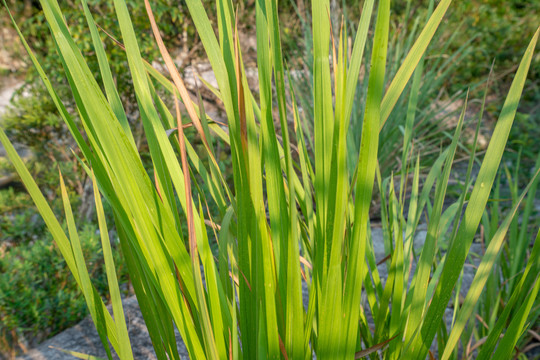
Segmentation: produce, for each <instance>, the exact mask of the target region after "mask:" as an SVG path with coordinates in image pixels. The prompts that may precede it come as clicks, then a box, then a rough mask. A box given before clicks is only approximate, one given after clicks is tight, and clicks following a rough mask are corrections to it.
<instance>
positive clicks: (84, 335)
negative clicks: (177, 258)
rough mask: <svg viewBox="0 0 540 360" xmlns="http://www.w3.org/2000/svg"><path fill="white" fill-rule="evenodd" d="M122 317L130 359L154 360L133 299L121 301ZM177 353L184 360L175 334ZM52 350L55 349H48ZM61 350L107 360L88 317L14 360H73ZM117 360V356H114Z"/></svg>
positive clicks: (142, 321) (152, 350) (153, 353)
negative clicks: (129, 349)
mask: <svg viewBox="0 0 540 360" xmlns="http://www.w3.org/2000/svg"><path fill="white" fill-rule="evenodd" d="M123 306H124V313H125V316H126V322H127V328H128V332H129V338H130V340H131V345H132V349H133V357H134V358H135V359H148V360H153V359H157V357H156V354H155V352H154V348H153V346H152V341H151V340H150V335H149V334H148V329H147V328H146V325H145V323H144V319H143V317H142V314H141V310H140V308H139V304H138V303H137V299H136V298H135V297H134V296H133V297H130V298H126V299H124V301H123ZM177 344H178V352H179V353H180V356H181V357H182V358H188V357H187V349H186V348H185V345H184V344H183V343H182V341H181V340H180V336H179V334H178V333H177ZM51 346H52V347H54V348H51ZM55 348H61V349H65V350H70V351H76V352H80V353H83V354H88V355H93V356H99V357H103V358H106V356H107V355H106V353H105V350H104V349H103V345H102V344H101V341H100V339H99V336H98V334H97V331H96V328H95V326H94V323H93V322H92V319H91V318H90V317H87V318H86V319H84V320H83V321H81V322H80V323H79V324H77V325H75V326H74V327H72V328H70V329H68V330H66V331H63V332H61V333H60V334H58V335H56V336H55V337H53V338H51V339H49V340H47V341H45V342H43V343H42V344H40V345H39V346H38V347H37V348H35V349H32V350H30V351H29V352H28V353H26V354H24V355H23V356H21V357H18V358H17V359H20V360H72V359H75V358H74V357H73V356H71V355H68V354H66V353H64V352H62V351H60V350H58V349H55ZM113 357H114V358H115V359H118V357H117V356H116V354H114V355H113Z"/></svg>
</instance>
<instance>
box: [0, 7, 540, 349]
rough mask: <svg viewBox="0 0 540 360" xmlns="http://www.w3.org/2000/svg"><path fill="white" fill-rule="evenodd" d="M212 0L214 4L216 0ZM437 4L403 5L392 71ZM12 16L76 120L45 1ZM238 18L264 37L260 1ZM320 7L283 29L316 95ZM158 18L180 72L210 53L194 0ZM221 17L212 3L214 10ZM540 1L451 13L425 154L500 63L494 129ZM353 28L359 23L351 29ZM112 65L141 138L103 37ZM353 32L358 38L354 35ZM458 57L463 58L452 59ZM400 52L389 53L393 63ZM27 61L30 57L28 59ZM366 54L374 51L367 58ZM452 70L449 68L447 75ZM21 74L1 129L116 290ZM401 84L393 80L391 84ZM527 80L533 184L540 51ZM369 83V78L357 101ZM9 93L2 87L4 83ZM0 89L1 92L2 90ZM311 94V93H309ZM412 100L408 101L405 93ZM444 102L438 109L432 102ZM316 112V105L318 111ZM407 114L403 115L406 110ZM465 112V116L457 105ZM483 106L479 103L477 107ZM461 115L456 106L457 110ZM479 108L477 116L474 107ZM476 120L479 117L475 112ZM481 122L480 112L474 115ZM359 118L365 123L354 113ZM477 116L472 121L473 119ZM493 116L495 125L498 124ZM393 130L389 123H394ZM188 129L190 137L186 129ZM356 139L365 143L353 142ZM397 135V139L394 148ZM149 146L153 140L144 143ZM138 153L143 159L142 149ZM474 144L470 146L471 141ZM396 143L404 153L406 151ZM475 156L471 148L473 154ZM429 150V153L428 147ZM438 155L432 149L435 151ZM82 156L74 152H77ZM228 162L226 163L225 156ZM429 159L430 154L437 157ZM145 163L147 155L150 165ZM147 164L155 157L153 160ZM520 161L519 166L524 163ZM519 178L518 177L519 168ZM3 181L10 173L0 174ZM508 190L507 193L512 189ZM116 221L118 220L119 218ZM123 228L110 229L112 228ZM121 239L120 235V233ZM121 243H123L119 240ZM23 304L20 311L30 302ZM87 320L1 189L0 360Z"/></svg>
mask: <svg viewBox="0 0 540 360" xmlns="http://www.w3.org/2000/svg"><path fill="white" fill-rule="evenodd" d="M126 2H127V4H128V6H129V7H130V10H131V11H130V13H131V16H132V21H133V24H134V26H135V30H136V32H137V33H138V34H140V36H139V38H138V40H139V46H140V48H141V53H142V54H143V56H144V58H145V59H147V60H148V61H150V62H153V61H159V51H158V49H157V47H156V46H155V42H154V38H153V36H152V34H151V29H150V24H149V22H148V19H147V15H146V11H145V9H144V6H143V3H142V2H141V1H139V0H126ZM203 2H205V3H208V4H209V5H210V4H211V3H212V2H211V1H209V0H203ZM428 2H429V1H427V0H422V1H410V0H409V1H407V0H396V1H393V8H392V12H393V13H392V21H393V23H392V24H393V26H392V34H391V39H393V40H392V41H391V42H390V46H391V48H390V50H389V64H388V67H389V69H388V71H389V73H393V72H395V71H396V70H397V64H399V63H400V62H401V59H402V57H403V56H405V55H406V51H404V50H406V48H407V46H410V44H409V45H407V41H408V37H411V36H414V34H416V35H417V33H416V31H417V30H416V25H415V24H417V23H420V24H422V23H423V22H424V21H425V19H426V16H427V7H428V6H427V4H428ZM7 3H8V5H9V7H10V9H11V11H12V13H13V14H15V16H16V21H17V22H18V24H19V26H20V28H21V29H22V31H23V34H24V36H25V37H26V39H27V40H28V42H29V43H30V46H31V47H32V48H33V49H34V51H35V52H36V54H37V55H38V56H39V58H40V62H41V64H42V65H44V68H45V71H46V73H47V74H48V76H49V78H50V79H51V81H52V82H53V84H54V85H55V88H56V89H57V91H59V94H60V97H61V98H62V99H63V101H64V102H65V104H66V105H67V108H68V110H69V111H70V112H72V113H73V114H76V109H75V108H74V106H73V101H72V99H71V93H70V89H69V86H68V84H67V83H65V82H64V72H63V70H62V64H61V63H60V62H59V59H58V57H57V56H56V52H55V46H54V43H53V42H52V39H51V37H50V33H49V29H48V27H47V25H46V23H45V19H44V15H43V13H42V11H41V9H40V5H39V1H37V0H24V1H21V0H7ZM60 3H61V5H62V7H63V9H64V14H65V15H66V20H67V22H68V24H70V30H71V33H72V35H73V38H74V39H75V40H76V41H77V43H78V45H79V47H80V49H81V50H82V52H83V54H84V55H85V56H86V58H87V61H88V64H89V66H90V68H91V69H94V70H95V75H96V77H97V78H99V71H98V63H97V59H96V58H95V56H94V52H93V47H92V41H91V37H90V33H89V32H88V30H87V26H86V21H85V19H84V16H83V14H82V11H81V5H80V3H79V1H77V0H63V1H60ZM88 3H89V7H90V9H91V11H92V12H93V15H94V17H95V19H96V21H97V23H98V24H99V26H100V27H102V28H103V29H105V30H106V31H107V32H109V33H110V34H111V35H113V36H114V37H116V38H117V39H118V40H120V41H121V37H120V33H119V30H118V28H117V24H116V21H115V20H114V19H115V16H114V7H113V5H112V3H113V1H112V0H88ZM235 4H236V5H237V6H238V11H239V14H240V19H241V23H240V32H242V33H244V34H246V35H247V38H248V39H249V36H253V35H250V34H254V32H253V31H252V30H253V26H254V24H253V21H251V19H252V18H253V16H254V14H253V12H254V1H253V0H248V1H245V2H235ZM362 4H363V1H362V0H343V1H338V0H333V1H331V6H332V12H331V13H332V14H340V13H341V11H342V10H343V11H344V12H345V19H346V20H347V21H348V22H350V23H351V24H356V23H357V22H358V19H359V15H360V9H361V8H362ZM310 6H311V4H310V2H309V1H305V0H293V1H289V0H284V1H281V3H280V9H281V21H282V25H283V26H282V29H284V30H283V31H284V33H283V34H282V36H283V42H284V44H283V48H284V55H285V56H286V59H285V61H286V62H287V63H288V64H289V67H290V68H291V69H307V70H308V71H307V75H306V74H304V76H305V77H303V78H302V79H300V80H299V81H298V82H297V84H296V85H297V86H299V87H304V89H309V86H310V81H311V80H310V76H309V68H310V65H309V64H310V59H309V56H308V55H306V54H307V53H308V52H307V51H306V49H309V48H310V38H309V36H310V35H309V33H310V31H311V30H310V29H309V28H307V27H306V23H309V21H308V19H309V15H308V14H309V11H310ZM152 7H153V11H154V15H155V17H156V21H157V23H158V24H159V25H160V29H161V33H162V36H163V38H164V40H165V43H166V44H167V46H168V47H169V48H170V49H171V51H172V53H173V55H174V56H175V57H176V58H177V59H181V60H179V64H178V65H179V67H180V69H182V68H183V67H185V65H186V64H189V63H192V62H197V61H198V60H200V59H201V56H202V55H203V53H202V46H201V45H200V43H199V40H198V39H197V37H196V36H195V29H194V27H193V26H192V22H191V20H190V17H189V14H188V12H187V7H186V5H185V3H184V1H178V0H155V1H153V2H152ZM206 9H207V11H208V12H209V16H210V18H211V19H213V14H212V6H207V7H206ZM538 14H540V2H539V1H535V0H529V1H526V0H511V1H502V0H462V1H454V2H453V3H452V5H451V8H450V10H449V12H448V14H447V17H446V20H445V22H444V23H443V24H442V25H441V29H440V30H439V31H438V32H437V35H436V39H435V40H434V41H433V44H432V45H431V47H430V50H429V52H428V56H427V57H426V68H425V72H424V73H425V77H424V82H423V85H422V89H421V90H420V91H421V94H422V98H421V101H420V103H419V113H418V115H417V116H418V121H419V122H420V121H424V122H430V124H431V125H430V126H427V127H426V130H423V131H424V132H423V133H417V134H415V135H416V136H417V137H419V138H420V139H421V140H420V143H419V146H420V147H422V146H425V149H431V150H433V149H435V150H434V151H436V150H437V148H439V147H440V144H442V143H443V142H444V141H447V134H445V131H446V130H447V129H448V128H449V126H450V127H451V126H453V125H452V124H450V125H448V124H446V125H445V124H441V121H440V120H441V114H444V116H447V115H448V116H450V115H451V111H450V110H445V109H444V107H443V105H442V104H444V102H445V101H446V102H448V101H449V100H455V101H458V100H459V99H462V98H463V96H464V94H465V92H466V90H467V88H468V87H469V86H473V89H472V90H473V93H472V95H471V97H472V98H476V99H478V98H481V96H479V95H478V94H479V93H480V92H476V91H477V90H480V89H482V88H483V87H482V86H478V85H481V84H482V83H483V82H484V81H485V80H486V79H487V77H488V74H489V71H490V67H491V65H492V63H493V61H494V71H493V82H492V85H491V86H490V91H489V93H490V96H489V98H488V105H487V109H486V111H487V116H486V117H485V124H484V128H485V132H486V134H487V135H486V136H489V130H490V129H491V127H492V126H493V123H492V122H493V120H492V119H494V118H496V117H495V116H489V114H494V115H495V114H497V113H498V111H499V110H500V107H502V104H503V102H502V101H500V99H502V98H503V96H504V95H505V94H506V92H507V90H508V87H509V86H510V83H511V80H512V75H513V73H514V71H515V70H516V67H517V64H518V63H519V60H520V59H521V56H522V55H523V51H524V48H525V46H526V44H527V43H528V41H529V39H530V38H531V36H532V34H533V33H534V31H535V30H536V27H537V26H538ZM332 21H333V23H334V24H335V25H334V28H336V29H337V28H339V23H340V21H341V19H340V18H336V19H332ZM10 26H11V25H10V22H9V18H8V16H7V12H6V11H5V9H4V8H3V7H2V8H1V10H0V28H3V27H10ZM351 28H352V27H351ZM101 35H102V40H103V42H104V44H105V47H106V50H107V54H108V56H109V63H110V64H111V65H112V66H113V68H112V69H111V70H112V73H113V76H114V78H115V81H116V82H117V84H118V88H119V89H122V91H123V92H122V93H121V94H120V95H121V97H122V101H123V104H124V106H125V107H126V113H127V114H128V116H129V118H130V121H131V125H132V127H133V130H134V134H135V136H136V138H137V134H138V133H139V132H138V126H140V124H139V122H138V114H137V113H136V112H135V110H134V109H135V106H133V105H134V104H135V101H136V99H135V97H134V94H133V91H132V84H131V83H130V78H131V76H130V75H129V70H128V68H127V60H126V58H125V56H124V52H123V50H122V49H121V48H120V47H118V46H117V45H115V44H114V42H113V41H111V40H110V39H109V38H108V37H107V36H106V35H105V34H104V33H103V32H102V33H101ZM349 35H350V34H349ZM2 46H4V47H5V49H4V50H7V51H11V52H12V53H18V51H19V50H18V47H17V46H16V44H7V43H3V44H2ZM453 54H457V56H455V57H453ZM390 55H391V56H390ZM17 56H19V57H20V58H21V59H22V60H24V61H26V60H25V54H24V53H20V54H18V55H17ZM365 56H366V57H367V56H369V55H367V54H366V55H365ZM245 60H246V63H249V62H250V61H251V62H252V63H254V58H251V59H249V58H246V59H245ZM443 64H446V65H445V66H444V67H443V66H442V65H443ZM7 77H15V78H17V79H23V80H24V85H23V86H22V87H20V88H19V89H18V90H17V92H16V94H15V96H14V97H13V99H12V103H11V106H10V108H9V109H8V111H7V112H6V113H5V114H4V115H3V116H2V118H1V119H0V125H1V126H2V127H3V128H4V129H5V130H6V132H7V133H8V136H9V137H10V139H12V140H13V141H14V142H15V143H17V144H18V146H20V148H21V149H23V150H24V151H27V152H28V153H29V154H31V156H28V158H27V163H28V165H29V168H30V170H31V172H32V174H33V175H34V177H35V178H36V179H37V180H38V183H39V185H40V187H41V189H42V191H43V192H44V194H45V195H46V196H47V198H48V200H49V201H50V202H51V203H52V204H53V208H55V209H56V210H58V214H61V211H60V209H61V204H60V202H59V196H58V170H59V169H60V170H61V171H62V173H63V175H64V178H65V179H66V183H67V185H68V189H70V191H71V194H70V197H71V201H72V204H73V206H74V207H75V213H76V214H79V217H80V218H81V219H82V220H84V221H85V222H86V224H85V225H84V226H83V229H81V230H82V233H83V234H84V235H83V236H82V239H81V241H82V243H83V245H84V251H85V255H86V256H87V259H88V261H89V263H90V264H91V266H90V268H91V269H92V275H93V278H95V279H97V282H96V284H97V285H98V289H99V290H100V291H102V293H106V291H105V290H106V281H105V278H104V269H103V266H102V265H103V264H102V256H101V253H100V252H101V247H100V245H99V239H98V235H97V232H96V231H97V228H96V226H95V225H93V224H94V218H93V217H94V216H93V213H92V208H93V195H92V193H91V186H89V185H90V184H89V181H88V179H86V177H85V176H84V174H83V170H82V168H81V167H80V165H79V163H78V161H77V160H76V157H75V156H74V154H73V153H72V149H74V148H75V146H74V143H73V142H72V139H71V136H69V132H68V130H67V128H66V127H65V125H64V124H63V121H62V120H61V119H60V117H59V116H58V114H57V111H56V108H55V106H54V104H53V103H52V101H51V100H50V98H49V96H48V95H47V93H46V91H45V90H44V88H43V85H42V84H41V82H40V80H39V77H38V76H37V73H36V71H35V70H34V69H33V68H32V67H31V66H26V67H21V68H18V69H4V68H0V84H2V80H3V78H7ZM389 77H391V76H389ZM528 79H529V80H528V82H527V84H526V89H525V91H524V96H523V98H522V100H521V103H520V107H519V110H518V111H519V113H518V115H517V116H516V120H515V122H514V127H513V129H512V132H511V135H510V139H509V141H508V151H507V152H506V154H505V156H506V162H505V163H506V164H507V165H508V166H510V167H514V166H515V164H517V163H519V164H520V167H519V169H518V171H519V172H520V173H521V174H522V175H523V176H518V177H517V178H519V179H523V182H526V181H527V179H528V178H529V177H530V171H531V169H532V168H533V166H534V161H535V159H536V157H537V154H538V153H539V152H540V142H539V141H538V139H540V126H539V125H540V109H539V107H540V54H539V53H538V52H536V54H535V55H534V58H533V63H532V65H531V70H530V73H529V76H528ZM363 86H364V85H363V82H362V81H360V82H359V92H358V94H357V95H358V98H359V99H360V98H362V95H361V94H360V92H361V91H362V88H363ZM0 87H1V85H0ZM0 90H1V89H0ZM306 94H307V95H309V94H310V92H307V93H306ZM404 94H407V95H408V92H407V91H405V92H404ZM407 95H406V96H403V99H401V100H400V101H401V103H402V106H401V107H400V105H398V106H397V107H396V111H395V112H394V114H393V115H392V116H393V119H394V120H392V119H390V120H389V121H395V122H396V124H399V122H400V121H404V116H405V115H404V114H405V111H406V105H407V101H408V96H407ZM308 98H309V96H308V97H307V98H306V99H304V100H302V99H300V101H304V103H303V104H302V106H303V110H304V114H305V116H306V117H309V107H310V104H309V99H308ZM434 102H435V108H433V107H430V104H433V103H434ZM311 106H312V105H311ZM362 106H363V104H361V103H358V104H355V107H356V110H355V112H356V113H357V114H361V113H362ZM400 109H402V111H400ZM456 109H460V107H457V108H456ZM473 109H474V106H473ZM454 110H455V109H454ZM476 110H477V109H476ZM473 113H474V114H476V112H473ZM474 114H473V115H474ZM353 116H355V115H353ZM473 117H474V116H471V118H470V119H468V120H470V121H471V124H472V123H474V121H473V120H474V118H473ZM490 119H491V120H490ZM360 121H361V118H360V117H358V118H357V119H356V120H353V121H352V126H353V127H354V126H356V127H357V128H358V124H359V123H360ZM388 128H390V127H388ZM392 129H394V130H392V131H390V130H391V129H390V130H388V132H387V133H384V134H383V137H384V136H386V137H387V139H388V140H387V141H386V142H385V141H381V144H385V143H386V144H388V143H390V144H397V145H399V146H401V143H400V142H399V138H400V137H401V136H402V135H401V132H400V131H399V130H396V129H399V127H393V128H392ZM188 133H189V132H188ZM355 136H356V135H355ZM396 139H398V140H397V141H396ZM142 140H143V139H142ZM142 140H141V142H140V147H141V149H142V151H143V152H144V149H145V144H144V141H142ZM465 145H466V144H465ZM399 146H398V147H399ZM465 149H466V146H465ZM384 150H385V151H382V152H381V159H383V160H385V161H389V163H388V166H387V167H383V168H388V169H391V168H394V167H393V166H392V165H393V164H392V162H395V161H399V160H397V159H396V158H394V156H393V155H392V151H393V150H392V148H391V147H387V148H385V149H384ZM429 151H430V150H429ZM425 152H428V150H425ZM75 153H76V151H75ZM224 154H225V155H223V156H221V154H220V159H221V160H222V164H220V166H226V165H224V164H223V161H224V160H225V159H226V158H227V156H226V153H224ZM428 157H429V156H427V154H426V158H428ZM144 158H145V156H144V154H143V159H144ZM146 158H148V157H146ZM518 158H519V161H517V160H518ZM513 170H514V171H515V169H513ZM9 171H10V165H9V164H8V163H7V162H6V161H5V159H4V158H2V157H0V174H2V173H9ZM0 176H1V175H0ZM503 188H504V186H503ZM109 216H110V214H109ZM112 223H113V222H112V221H110V222H109V224H112ZM112 232H113V234H114V229H113V230H112ZM113 238H114V236H113ZM115 256H116V264H117V265H118V266H119V267H120V271H119V275H120V277H121V282H122V283H123V284H124V289H126V291H127V282H128V277H127V274H126V273H125V268H124V267H123V265H122V264H123V262H122V259H121V254H120V252H119V251H118V249H115ZM20 301H23V302H24V305H23V306H21V302H20ZM86 313H87V310H86V306H85V303H84V300H83V299H81V298H80V294H79V291H78V290H77V288H76V285H75V282H74V281H73V279H72V278H71V274H70V273H69V272H68V271H67V270H66V266H65V263H64V262H63V260H61V256H60V254H59V252H58V251H57V249H56V248H55V245H54V244H53V242H52V239H51V237H50V236H49V235H48V234H47V232H46V231H45V227H44V224H43V221H42V220H41V218H40V217H39V215H38V214H37V212H36V210H35V208H34V206H33V204H32V201H31V199H30V198H29V196H28V195H27V193H26V192H25V191H24V189H23V188H22V187H21V186H20V185H19V184H17V183H16V182H14V183H11V184H9V186H6V187H4V188H1V189H0V359H1V358H2V357H3V356H4V357H6V358H9V357H11V356H13V354H15V353H16V352H20V351H24V350H25V348H27V347H28V346H31V345H34V344H35V343H36V341H41V340H44V339H45V338H47V337H49V336H52V335H54V334H56V333H57V332H59V331H61V330H63V329H65V328H67V327H69V326H71V325H73V324H74V323H76V322H77V321H79V320H80V319H81V318H82V317H84V316H85V315H86Z"/></svg>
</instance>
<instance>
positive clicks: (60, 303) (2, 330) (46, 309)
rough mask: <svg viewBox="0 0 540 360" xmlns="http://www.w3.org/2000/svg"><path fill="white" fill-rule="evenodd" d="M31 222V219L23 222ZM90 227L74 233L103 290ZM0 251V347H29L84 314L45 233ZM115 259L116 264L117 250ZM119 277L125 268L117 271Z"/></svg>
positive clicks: (101, 267)
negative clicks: (78, 236)
mask: <svg viewBox="0 0 540 360" xmlns="http://www.w3.org/2000/svg"><path fill="white" fill-rule="evenodd" d="M28 224H31V222H28V223H27V226H28ZM96 230H97V229H96V227H95V226H93V225H84V226H83V227H82V228H81V231H80V237H81V245H82V251H83V254H84V256H85V258H86V259H87V261H88V270H89V273H90V274H91V276H92V279H93V281H94V284H95V286H96V289H97V291H98V292H99V293H100V294H102V295H105V294H107V293H108V291H107V284H106V279H105V273H104V264H103V253H102V251H101V246H100V245H99V240H98V238H99V235H98V234H97V233H96ZM4 245H5V244H3V245H0V246H1V249H2V250H0V345H1V346H0V351H2V352H4V353H8V352H11V351H13V350H14V349H16V350H21V349H24V348H28V347H29V346H35V345H36V344H37V343H39V342H40V341H42V340H44V339H46V338H48V337H50V336H52V335H54V334H56V333H58V332H59V331H61V330H64V329H65V328H67V327H69V326H73V325H74V324H76V323H77V322H78V321H80V320H81V319H82V318H83V317H84V316H86V314H87V313H88V309H87V307H86V303H85V301H84V299H83V298H82V297H81V296H80V291H79V289H78V287H77V283H76V281H74V279H73V276H72V275H71V274H70V273H69V271H68V269H67V267H66V263H65V262H64V260H63V258H62V255H61V253H60V252H59V251H58V248H57V246H56V245H55V244H54V241H53V239H52V237H51V236H50V235H49V234H46V235H45V236H41V237H39V238H35V239H33V240H32V241H30V242H27V243H24V244H20V245H19V246H13V247H7V246H4ZM114 257H115V259H116V263H117V264H119V265H121V264H122V261H120V257H119V253H118V252H115V253H114ZM118 274H119V276H120V277H121V279H122V280H121V281H122V282H123V283H124V282H125V281H126V276H127V273H126V270H125V268H123V267H120V268H119V269H118Z"/></svg>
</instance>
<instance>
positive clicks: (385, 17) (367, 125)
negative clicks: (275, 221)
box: [344, 1, 390, 356]
mask: <svg viewBox="0 0 540 360" xmlns="http://www.w3.org/2000/svg"><path fill="white" fill-rule="evenodd" d="M389 18H390V1H381V2H380V3H379V8H378V10H377V23H376V26H375V35H374V40H373V52H372V56H371V71H370V74H369V85H368V92H367V99H366V109H365V113H364V122H363V124H362V140H361V145H360V153H359V155H358V169H359V173H358V179H357V181H356V191H355V203H354V224H353V229H352V236H351V238H350V239H351V240H350V244H349V248H350V253H351V254H352V255H351V256H349V257H348V264H347V268H348V271H347V277H346V282H345V289H344V290H345V292H344V294H345V299H344V309H346V310H347V311H350V315H349V318H348V319H347V326H346V328H345V329H346V330H345V332H344V336H346V337H347V339H346V352H345V353H346V354H353V353H354V352H355V350H356V347H357V344H356V342H357V329H358V312H359V306H358V303H359V301H360V293H361V288H362V286H360V285H361V284H362V279H361V277H360V276H361V274H362V273H363V267H364V266H365V264H364V259H365V253H366V242H367V231H368V229H367V227H368V226H369V222H368V219H369V205H370V202H371V196H372V191H373V183H374V180H375V167H376V164H377V149H378V146H379V144H378V140H379V127H380V125H379V124H380V121H381V101H382V95H383V91H384V77H385V67H386V55H387V46H388V31H389V30H388V28H389V21H390V19H389ZM349 356H350V355H349Z"/></svg>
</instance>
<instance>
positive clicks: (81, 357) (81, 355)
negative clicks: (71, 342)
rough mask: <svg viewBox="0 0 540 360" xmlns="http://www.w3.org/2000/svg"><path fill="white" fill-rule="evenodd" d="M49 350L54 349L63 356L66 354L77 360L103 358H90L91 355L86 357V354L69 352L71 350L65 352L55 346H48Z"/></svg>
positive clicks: (99, 359)
mask: <svg viewBox="0 0 540 360" xmlns="http://www.w3.org/2000/svg"><path fill="white" fill-rule="evenodd" d="M50 348H51V349H56V350H59V351H61V352H63V353H65V354H68V355H71V356H73V357H76V358H77V359H83V360H104V359H103V358H100V357H97V356H92V355H88V354H83V353H80V352H77V351H71V350H65V349H61V348H58V347H55V346H50Z"/></svg>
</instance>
